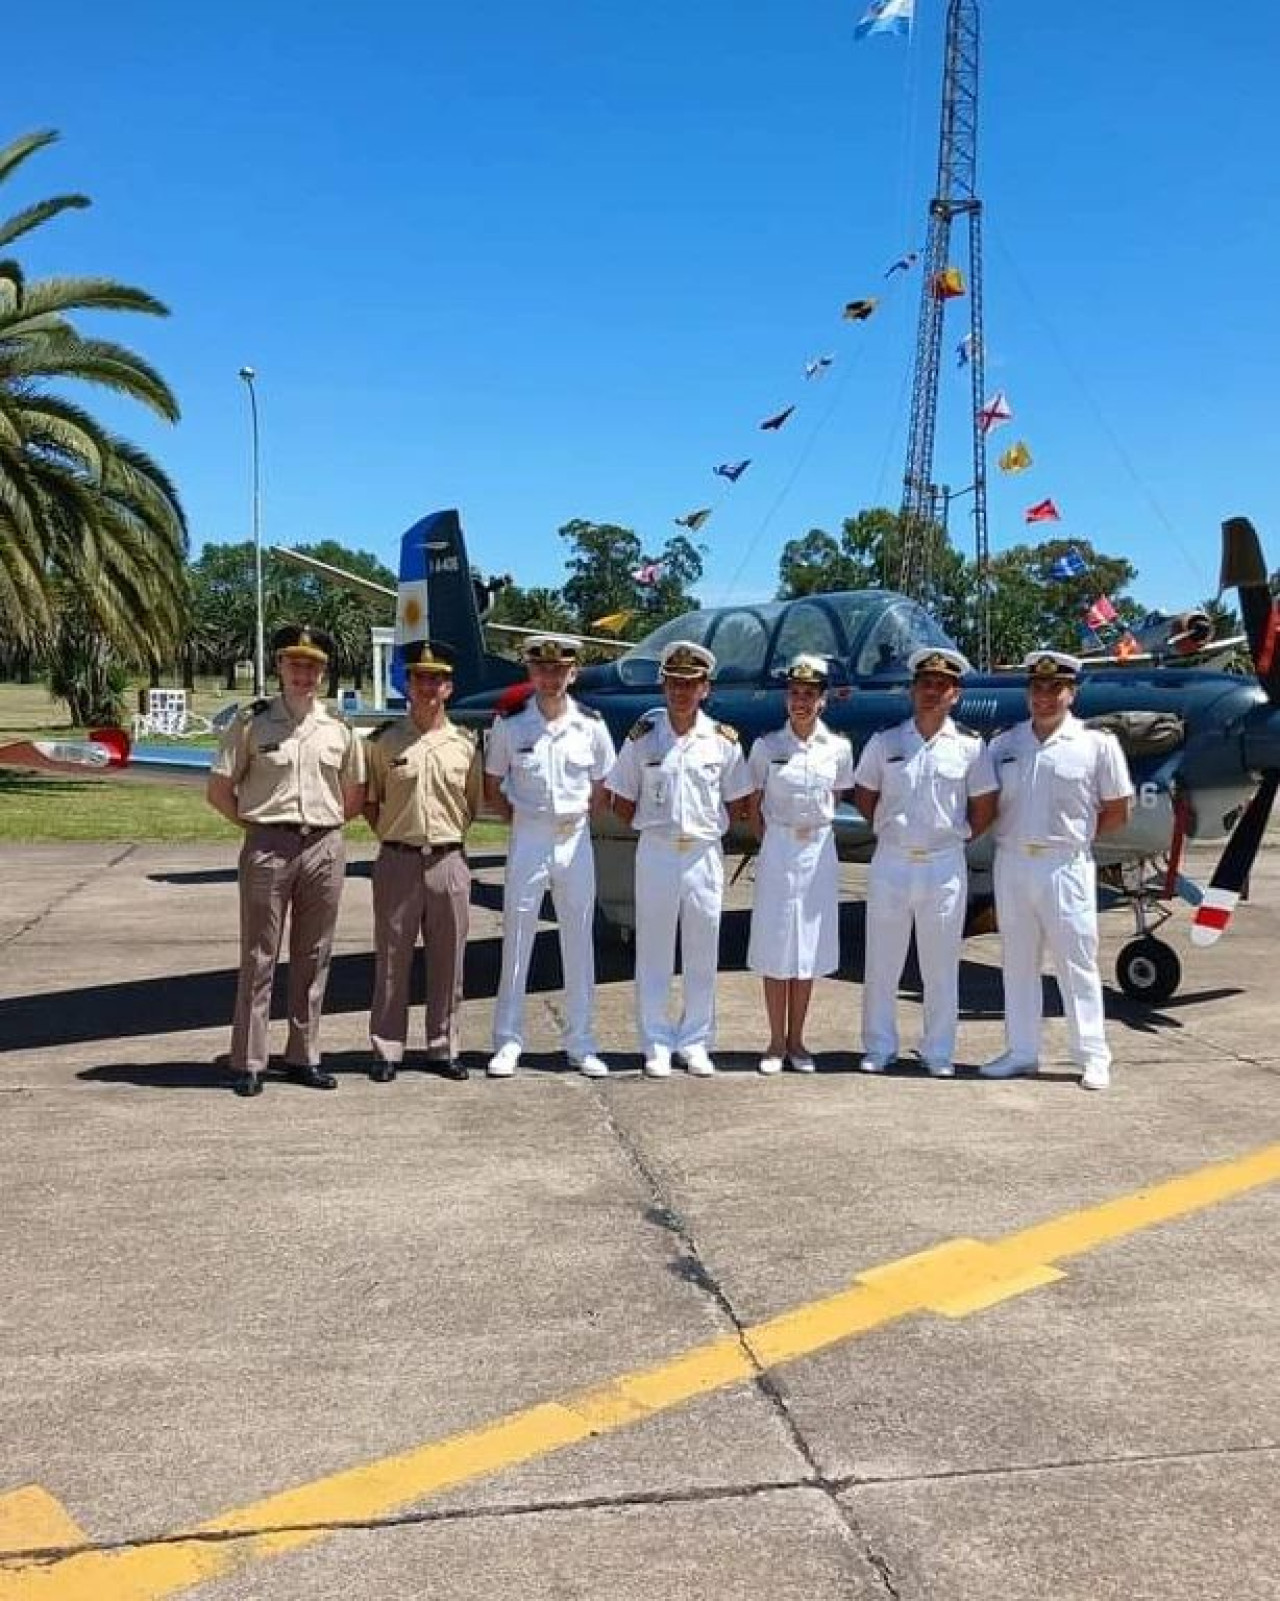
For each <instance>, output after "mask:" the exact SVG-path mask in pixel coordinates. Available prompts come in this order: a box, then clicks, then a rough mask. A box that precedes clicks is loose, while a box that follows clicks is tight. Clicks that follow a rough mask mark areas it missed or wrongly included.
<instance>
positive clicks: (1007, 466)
mask: <svg viewBox="0 0 1280 1601" xmlns="http://www.w3.org/2000/svg"><path fill="white" fill-rule="evenodd" d="M1030 465H1031V450H1030V448H1029V446H1028V445H1027V442H1026V441H1025V440H1024V439H1020V440H1019V441H1018V443H1017V444H1016V445H1010V446H1009V448H1008V450H1006V451H1005V452H1004V453H1003V454H1002V455H1001V457H1000V471H1001V472H1002V473H1024V472H1026V470H1027V468H1028V467H1030Z"/></svg>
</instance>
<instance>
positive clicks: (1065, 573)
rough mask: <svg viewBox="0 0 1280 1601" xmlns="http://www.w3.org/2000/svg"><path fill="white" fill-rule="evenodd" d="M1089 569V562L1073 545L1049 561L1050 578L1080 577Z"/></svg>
mask: <svg viewBox="0 0 1280 1601" xmlns="http://www.w3.org/2000/svg"><path fill="white" fill-rule="evenodd" d="M1088 570H1089V564H1088V562H1087V561H1085V559H1084V557H1083V556H1082V555H1081V554H1080V552H1079V551H1078V550H1076V549H1075V547H1074V546H1072V548H1071V549H1070V550H1068V551H1066V552H1065V553H1064V554H1063V555H1061V556H1057V557H1055V558H1054V560H1053V561H1051V562H1050V563H1049V577H1050V578H1062V579H1067V578H1080V577H1082V576H1083V575H1084V574H1085V573H1086V572H1088Z"/></svg>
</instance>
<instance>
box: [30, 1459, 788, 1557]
mask: <svg viewBox="0 0 1280 1601" xmlns="http://www.w3.org/2000/svg"><path fill="white" fill-rule="evenodd" d="M814 1488H815V1486H814V1485H812V1484H810V1483H809V1481H808V1480H807V1479H794V1478H793V1479H759V1480H755V1481H752V1482H751V1483H748V1484H706V1485H698V1486H695V1487H693V1488H685V1489H672V1490H636V1491H632V1492H630V1493H629V1494H625V1495H622V1494H619V1495H588V1496H561V1497H554V1498H547V1499H546V1500H534V1501H516V1502H511V1503H509V1504H508V1505H505V1506H501V1505H500V1506H461V1507H430V1508H426V1509H423V1510H422V1511H413V1512H396V1513H388V1514H387V1515H385V1516H383V1517H376V1518H326V1519H324V1520H322V1521H319V1522H315V1523H261V1524H254V1525H253V1526H252V1527H248V1526H246V1527H244V1528H239V1529H190V1530H187V1531H185V1532H179V1533H177V1534H164V1535H150V1536H140V1537H138V1538H137V1539H132V1540H93V1541H85V1542H83V1543H81V1544H79V1545H65V1546H42V1547H31V1548H28V1549H26V1550H22V1551H8V1552H6V1553H5V1554H4V1555H3V1556H0V1574H2V1573H4V1572H5V1571H6V1569H8V1570H11V1571H12V1570H21V1569H24V1568H50V1567H55V1566H56V1565H57V1564H58V1563H60V1562H65V1561H67V1560H68V1559H70V1558H71V1557H79V1556H86V1555H88V1554H90V1553H100V1554H102V1555H110V1554H112V1553H116V1552H125V1551H143V1550H148V1549H157V1548H158V1549H162V1548H164V1547H165V1546H181V1545H229V1544H236V1543H238V1542H240V1541H244V1540H261V1539H270V1538H273V1537H277V1536H283V1535H321V1534H346V1533H360V1532H362V1531H368V1532H371V1533H373V1532H377V1531H378V1530H381V1529H404V1528H417V1527H419V1526H420V1525H424V1524H434V1523H476V1522H488V1521H501V1520H504V1519H508V1518H525V1517H545V1516H548V1515H551V1514H555V1513H572V1512H626V1511H629V1510H630V1509H631V1508H633V1507H663V1506H700V1505H705V1504H708V1503H713V1502H717V1501H750V1500H753V1499H754V1498H755V1497H757V1496H762V1495H774V1494H778V1493H782V1492H787V1491H792V1490H804V1491H808V1492H812V1491H813V1490H814Z"/></svg>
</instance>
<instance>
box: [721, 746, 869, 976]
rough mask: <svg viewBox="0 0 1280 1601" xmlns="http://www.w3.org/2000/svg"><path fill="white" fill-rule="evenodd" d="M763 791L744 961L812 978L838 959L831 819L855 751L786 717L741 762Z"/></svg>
mask: <svg viewBox="0 0 1280 1601" xmlns="http://www.w3.org/2000/svg"><path fill="white" fill-rule="evenodd" d="M747 770H748V771H749V772H750V774H751V781H752V786H753V787H754V788H755V789H758V790H761V791H762V792H763V793H762V796H761V809H762V812H763V815H764V821H765V831H764V840H763V842H762V844H761V846H760V854H759V856H758V857H757V859H756V888H755V898H754V901H753V903H752V909H751V940H750V944H749V945H748V947H747V966H748V967H749V968H750V969H751V971H752V972H753V973H763V974H764V975H765V976H766V977H767V978H815V977H817V976H818V975H820V974H823V973H834V972H835V970H836V968H837V967H839V965H840V928H839V916H840V878H839V874H840V864H839V863H838V862H837V860H836V847H835V839H834V837H833V835H832V831H831V820H832V818H833V817H834V816H835V810H836V795H837V793H839V792H840V791H842V790H847V789H852V788H853V749H852V747H851V746H850V744H849V741H848V740H847V739H845V738H844V736H843V735H841V734H833V733H832V732H831V730H830V729H829V728H828V727H827V726H826V724H825V723H821V722H820V723H818V724H817V726H816V727H815V728H814V731H813V733H812V734H811V735H810V737H809V738H808V739H807V740H804V739H801V738H800V737H799V736H798V735H797V734H796V733H795V731H794V730H793V729H792V727H791V724H790V723H789V722H788V723H787V724H785V725H784V726H783V727H782V728H779V729H776V730H775V731H774V732H773V733H771V734H762V735H761V736H760V738H759V739H757V740H756V742H755V744H754V745H753V746H752V747H751V755H750V757H749V758H748V761H747Z"/></svg>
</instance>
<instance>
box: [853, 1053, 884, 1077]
mask: <svg viewBox="0 0 1280 1601" xmlns="http://www.w3.org/2000/svg"><path fill="white" fill-rule="evenodd" d="M888 1065H889V1064H888V1062H886V1061H885V1059H884V1057H883V1056H873V1055H871V1053H870V1052H866V1053H864V1054H863V1058H862V1060H861V1061H860V1062H859V1063H858V1071H859V1072H860V1073H883V1072H884V1070H885V1068H886V1067H888Z"/></svg>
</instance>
